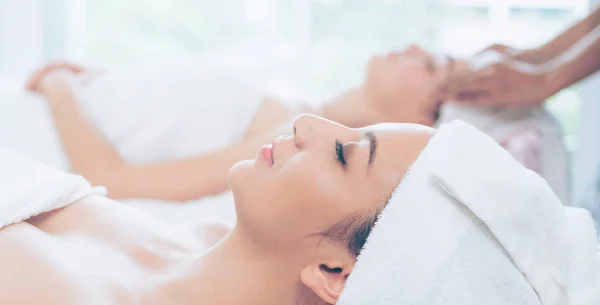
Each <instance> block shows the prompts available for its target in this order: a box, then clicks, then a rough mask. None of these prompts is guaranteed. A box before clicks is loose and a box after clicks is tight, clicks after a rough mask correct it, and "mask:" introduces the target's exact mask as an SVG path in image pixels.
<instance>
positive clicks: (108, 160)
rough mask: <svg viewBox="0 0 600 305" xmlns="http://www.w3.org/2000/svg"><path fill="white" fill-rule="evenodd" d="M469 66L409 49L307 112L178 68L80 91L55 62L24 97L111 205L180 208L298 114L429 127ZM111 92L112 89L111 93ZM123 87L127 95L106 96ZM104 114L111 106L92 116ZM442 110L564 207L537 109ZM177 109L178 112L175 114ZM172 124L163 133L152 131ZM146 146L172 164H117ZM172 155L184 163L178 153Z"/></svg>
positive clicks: (553, 146)
mask: <svg viewBox="0 0 600 305" xmlns="http://www.w3.org/2000/svg"><path fill="white" fill-rule="evenodd" d="M468 66H469V62H467V61H464V60H458V61H451V60H450V61H449V60H448V59H447V58H445V57H444V58H438V57H436V56H434V55H432V54H431V53H429V52H427V51H425V50H423V49H421V48H419V47H417V46H411V47H409V48H407V49H405V50H403V51H401V52H394V53H390V54H388V55H387V56H375V57H373V58H372V59H371V60H370V62H369V64H368V66H367V69H366V78H365V81H364V83H363V84H361V85H360V86H358V87H356V88H352V89H349V90H348V91H347V92H345V93H344V94H342V95H341V96H339V97H335V98H332V99H330V100H328V101H327V102H325V103H323V104H322V105H320V106H317V107H313V106H307V105H305V104H302V103H297V104H291V105H290V104H289V103H286V102H283V101H282V100H279V99H276V98H273V97H270V96H266V95H265V94H263V92H262V91H261V90H260V89H258V88H256V87H254V86H253V85H250V84H248V83H249V81H248V79H244V78H239V77H234V76H233V75H232V74H231V73H223V72H222V70H223V69H222V68H217V69H212V68H207V69H203V68H202V67H200V68H193V67H190V68H188V69H187V70H192V71H191V72H186V73H183V74H184V75H188V77H186V78H182V77H181V73H180V72H179V71H178V70H177V69H173V71H167V72H165V73H164V74H163V75H161V74H156V73H155V74H152V73H148V76H143V75H138V76H136V77H137V78H138V79H137V80H135V81H132V77H131V76H128V75H125V76H116V77H115V76H113V77H112V78H113V80H112V83H111V82H110V81H108V82H107V81H105V80H103V79H102V76H101V77H100V78H99V79H97V80H93V81H92V82H91V84H88V85H87V86H81V84H80V83H79V82H77V81H76V80H77V74H81V73H83V72H85V71H84V69H83V68H81V67H78V66H75V65H71V64H56V65H51V66H48V67H46V68H44V69H42V70H41V71H39V72H38V73H37V74H36V75H35V76H34V77H33V79H32V80H31V81H30V82H29V84H28V87H29V88H30V89H32V90H36V91H38V92H39V93H41V94H42V95H43V96H44V97H45V98H46V100H47V101H48V103H49V105H50V108H51V110H52V111H51V112H52V115H53V118H54V123H55V125H56V128H57V130H58V133H59V135H60V139H61V142H62V144H63V147H64V151H65V153H66V155H67V157H68V159H69V161H70V164H71V168H72V170H73V171H75V172H77V173H79V174H82V175H83V176H85V177H86V178H87V179H89V180H90V181H92V182H93V183H94V184H98V185H105V186H106V187H107V188H108V192H109V196H110V197H111V198H117V199H118V198H157V199H163V200H170V201H180V200H182V201H184V200H190V199H196V198H199V197H203V196H208V195H215V194H219V193H222V192H223V191H225V190H227V189H228V184H227V172H228V171H229V168H230V167H231V166H232V165H233V164H235V163H236V162H238V161H240V160H243V159H246V158H250V157H252V156H253V155H254V152H255V151H256V149H257V148H259V147H261V146H262V145H264V144H268V143H270V142H271V141H272V140H273V138H275V137H276V136H277V135H281V134H285V133H286V132H288V130H289V129H290V128H289V125H290V124H289V122H291V120H293V118H294V117H296V116H297V115H298V114H300V113H310V114H315V115H319V116H322V117H325V118H327V119H330V120H332V121H335V122H338V123H341V124H344V125H347V126H351V127H362V126H367V125H370V124H376V123H380V122H406V123H418V124H423V125H427V126H432V125H434V124H435V123H436V121H437V119H438V116H439V112H440V104H441V101H440V100H438V99H437V98H436V93H437V92H436V90H437V89H438V87H439V85H440V84H441V83H442V82H444V81H445V80H446V79H447V78H448V77H449V75H450V74H452V73H460V71H462V70H464V69H467V68H468ZM109 79H110V77H109ZM119 82H120V83H121V84H120V85H121V86H115V83H117V84H119ZM124 84H125V85H124ZM123 86H125V87H126V88H125V89H116V88H117V87H123ZM139 101H142V102H139ZM82 103H83V104H84V105H83V106H89V107H88V108H90V107H91V108H92V112H94V110H96V112H103V111H104V110H106V109H109V111H107V112H106V113H109V115H104V120H106V121H105V122H102V121H100V122H97V121H96V122H95V123H96V124H94V123H93V122H92V121H89V120H88V117H86V116H85V115H84V114H83V113H84V112H85V111H84V110H89V109H85V107H80V106H82V105H81V104H82ZM90 104H91V106H90ZM105 104H107V105H109V106H99V105H105ZM184 104H185V106H184V107H179V106H178V105H184ZM110 105H112V106H110ZM127 105H136V106H127ZM157 105H158V106H157ZM169 105H172V107H171V106H169ZM189 105H194V106H192V107H190V106H189ZM98 109H100V110H98ZM121 109H124V110H121ZM133 109H135V110H133ZM178 109H179V110H178ZM182 109H183V110H182ZM452 110H454V111H450V112H448V114H449V115H445V116H444V120H446V121H451V120H452V119H453V118H455V117H458V118H462V119H465V120H466V121H467V122H471V123H473V124H475V123H477V124H475V125H476V127H478V128H479V129H481V130H482V131H484V132H486V133H488V134H490V135H492V136H493V137H494V138H495V139H496V140H497V141H498V142H501V143H503V145H504V147H505V148H507V149H509V150H510V151H511V152H513V153H514V155H515V157H516V158H517V159H518V160H520V161H521V162H522V163H524V164H526V165H527V166H528V167H530V168H532V169H534V170H536V171H537V172H538V173H540V174H541V175H542V176H544V178H546V179H547V180H548V181H549V182H550V184H551V185H552V187H553V188H554V189H555V191H556V192H557V193H558V194H559V197H560V198H561V199H565V198H566V197H567V196H566V193H567V191H566V190H565V188H566V187H565V185H567V183H566V180H565V179H566V177H567V176H568V175H567V172H566V170H565V169H564V168H566V161H565V160H566V157H565V155H564V154H561V153H560V152H562V145H561V143H560V139H561V136H560V134H561V133H560V130H559V129H558V128H555V127H556V126H550V127H547V126H546V125H553V124H552V123H554V122H553V121H552V120H551V119H549V118H548V117H547V116H546V115H544V114H543V113H540V111H537V110H521V109H520V110H518V111H512V112H514V113H509V114H507V113H503V112H500V111H498V110H496V109H495V110H493V111H480V110H475V111H471V112H467V115H466V116H464V115H461V114H460V111H457V110H456V109H452ZM182 111H183V112H185V113H184V114H181V112H182ZM121 112H131V113H128V114H123V113H121ZM178 112H179V113H178ZM107 116H113V117H111V118H107ZM135 116H140V117H144V118H145V117H148V118H153V119H149V120H148V121H146V122H145V123H143V124H141V125H137V126H134V127H132V128H131V129H132V130H130V131H129V132H127V133H126V134H125V137H124V136H123V134H117V135H115V134H114V133H111V129H114V128H115V126H121V125H123V124H127V122H126V121H128V120H130V119H131V117H135ZM101 117H102V116H101ZM540 117H542V118H541V119H540ZM160 120H166V121H167V122H169V121H172V122H175V121H178V123H177V124H178V125H181V127H179V128H180V129H187V130H185V131H183V130H180V131H179V132H177V133H176V134H175V135H171V134H170V133H163V132H162V130H161V127H156V126H161V124H162V123H160V122H157V121H160ZM548 121H551V122H550V123H548ZM181 122H191V123H181ZM98 124H99V125H100V127H104V128H103V129H101V130H102V132H99V129H97V127H98ZM170 124H173V123H164V124H162V125H170ZM103 133H104V134H103ZM128 135H131V136H129V137H128ZM153 136H154V137H157V138H159V139H161V140H159V141H155V142H156V145H154V146H149V147H144V146H143V145H142V146H140V147H138V148H137V150H141V151H144V154H145V155H150V156H152V155H156V156H161V153H160V152H166V151H172V152H171V153H166V155H167V156H170V158H160V157H149V158H142V160H140V157H137V158H136V155H135V154H133V156H131V155H129V156H128V155H127V151H128V148H131V146H136V143H138V144H139V142H140V141H142V142H143V140H144V139H148V138H149V137H153ZM540 137H542V138H541V139H540ZM119 141H120V142H123V141H125V142H128V143H124V144H123V145H121V146H125V147H118V146H117V147H115V146H113V145H114V143H115V142H119ZM523 142H525V143H526V144H525V145H523ZM531 143H533V144H531ZM540 143H541V144H540ZM138 146H139V145H138ZM540 146H541V147H542V148H540ZM547 147H550V150H551V151H548V149H545V148H547ZM179 150H182V151H186V152H188V153H187V154H183V155H182V154H180V153H179V152H178V151H179ZM190 152H191V153H190ZM555 152H556V153H555Z"/></svg>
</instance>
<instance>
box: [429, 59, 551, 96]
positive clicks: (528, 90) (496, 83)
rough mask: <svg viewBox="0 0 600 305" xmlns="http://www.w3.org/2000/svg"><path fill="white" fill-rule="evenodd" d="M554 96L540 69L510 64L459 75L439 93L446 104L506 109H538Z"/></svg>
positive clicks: (547, 80)
mask: <svg viewBox="0 0 600 305" xmlns="http://www.w3.org/2000/svg"><path fill="white" fill-rule="evenodd" d="M554 93H556V91H555V90H554V88H553V86H552V85H551V84H550V82H549V78H548V76H547V73H545V72H544V71H542V70H541V68H538V67H537V66H533V65H529V64H524V63H520V62H514V61H511V60H505V61H503V62H500V63H497V64H494V65H492V66H490V67H487V68H483V69H481V70H478V71H472V72H466V73H463V74H461V75H456V76H454V77H452V78H451V79H450V80H448V81H447V82H446V84H444V85H443V86H442V87H441V89H440V95H441V96H442V97H443V98H445V99H447V100H452V101H456V102H458V103H472V104H477V105H485V106H504V107H521V106H533V105H539V104H542V103H544V101H545V100H546V99H547V98H549V97H550V96H552V95H553V94H554Z"/></svg>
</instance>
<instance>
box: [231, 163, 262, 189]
mask: <svg viewBox="0 0 600 305" xmlns="http://www.w3.org/2000/svg"><path fill="white" fill-rule="evenodd" d="M255 162H256V161H255V160H243V161H240V162H238V163H236V164H235V165H234V166H233V167H231V169H230V170H229V174H228V175H227V180H228V181H229V186H230V187H231V190H232V191H233V192H234V193H235V190H236V189H239V188H240V187H241V186H242V184H243V183H245V181H246V180H247V179H248V178H249V176H250V174H251V171H252V168H253V167H254V163H255Z"/></svg>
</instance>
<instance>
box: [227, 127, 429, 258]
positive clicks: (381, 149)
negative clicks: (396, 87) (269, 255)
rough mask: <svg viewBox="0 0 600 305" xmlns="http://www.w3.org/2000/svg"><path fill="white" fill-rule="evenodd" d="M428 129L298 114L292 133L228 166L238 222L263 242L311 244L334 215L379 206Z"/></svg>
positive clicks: (370, 210)
mask: <svg viewBox="0 0 600 305" xmlns="http://www.w3.org/2000/svg"><path fill="white" fill-rule="evenodd" d="M430 137H431V129H429V128H426V127H423V126H419V125H410V124H382V125H374V126H371V127H369V128H365V129H350V128H347V127H345V126H343V125H339V124H336V123H334V122H331V121H328V120H325V119H322V118H318V117H315V116H309V115H303V116H300V117H299V118H298V119H296V121H295V123H294V136H290V137H283V138H278V139H277V140H276V141H275V142H274V144H273V147H272V149H271V150H270V149H269V148H268V147H267V148H265V149H263V150H261V151H259V153H258V155H257V157H256V159H255V160H248V161H243V162H241V163H238V164H237V165H236V166H235V167H234V168H233V169H232V170H231V173H230V182H231V186H232V189H233V192H234V195H235V199H236V210H237V214H238V225H239V226H240V227H241V228H242V229H243V230H244V231H245V232H246V233H247V234H249V235H250V236H251V237H252V238H253V239H255V240H256V241H257V242H259V243H262V244H263V245H265V246H269V247H277V248H278V249H289V250H294V251H296V250H298V249H307V250H308V249H311V247H310V243H315V242H318V240H320V239H321V238H322V237H323V235H326V234H325V233H326V231H327V230H328V229H330V228H331V227H332V226H334V225H335V224H337V223H338V222H340V221H341V220H343V219H345V218H347V217H350V216H355V215H359V216H360V215H362V214H369V213H376V212H377V211H379V210H381V209H382V208H383V206H384V205H385V203H386V202H387V199H388V198H389V197H390V195H391V193H392V191H393V190H394V189H395V187H396V185H397V184H398V182H399V180H400V179H401V178H402V176H403V175H404V173H405V172H406V170H407V168H408V167H409V166H410V165H411V164H412V163H413V162H414V160H415V159H416V157H417V155H418V154H419V153H420V151H421V150H422V149H423V147H424V146H425V145H426V143H427V142H428V140H429V138H430ZM271 154H272V161H271V158H270V155H271Z"/></svg>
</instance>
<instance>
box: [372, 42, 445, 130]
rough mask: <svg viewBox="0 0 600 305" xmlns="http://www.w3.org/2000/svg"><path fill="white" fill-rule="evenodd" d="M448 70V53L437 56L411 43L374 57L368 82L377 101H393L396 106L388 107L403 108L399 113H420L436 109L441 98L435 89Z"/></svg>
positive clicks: (408, 114)
mask: <svg viewBox="0 0 600 305" xmlns="http://www.w3.org/2000/svg"><path fill="white" fill-rule="evenodd" d="M448 73H449V65H448V60H447V58H446V57H439V56H434V55H432V54H431V53H429V52H427V51H426V50H423V49H422V48H420V47H419V46H416V45H412V46H410V47H408V48H406V49H404V50H402V51H398V52H392V53H389V54H387V55H386V56H375V57H373V58H371V60H370V62H369V65H368V68H367V79H366V84H365V85H366V88H367V90H368V92H369V93H370V94H371V95H373V96H374V97H375V100H376V101H378V102H380V103H387V104H389V105H393V106H395V107H388V108H389V109H390V110H392V109H396V111H400V112H402V113H399V114H396V115H404V116H405V117H419V116H420V115H422V114H423V113H434V112H435V111H437V108H438V107H439V101H438V100H437V99H436V98H435V93H436V90H437V88H438V86H439V85H440V84H441V82H442V81H443V80H444V79H445V78H446V77H447V76H448ZM398 105H402V107H398ZM383 106H385V105H383ZM384 109H385V108H384ZM419 122H420V123H423V124H429V125H431V123H433V122H423V121H422V120H421V121H419Z"/></svg>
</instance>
